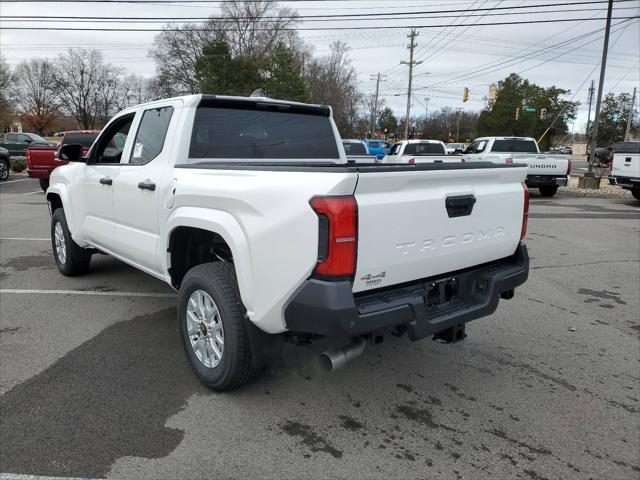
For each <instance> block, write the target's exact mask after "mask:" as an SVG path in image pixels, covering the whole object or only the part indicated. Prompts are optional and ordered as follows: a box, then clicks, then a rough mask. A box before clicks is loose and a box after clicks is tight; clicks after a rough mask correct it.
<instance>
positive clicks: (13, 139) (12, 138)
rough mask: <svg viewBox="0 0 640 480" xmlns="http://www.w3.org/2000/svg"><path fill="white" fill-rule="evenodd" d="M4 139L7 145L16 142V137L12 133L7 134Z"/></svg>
mask: <svg viewBox="0 0 640 480" xmlns="http://www.w3.org/2000/svg"><path fill="white" fill-rule="evenodd" d="M4 138H5V140H6V142H7V143H16V142H17V141H18V135H16V134H14V133H7V134H6V135H5V137H4Z"/></svg>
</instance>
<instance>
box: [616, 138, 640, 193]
mask: <svg viewBox="0 0 640 480" xmlns="http://www.w3.org/2000/svg"><path fill="white" fill-rule="evenodd" d="M609 184H610V185H619V186H621V187H622V188H624V189H625V190H631V194H632V195H633V196H634V198H635V199H636V200H640V142H618V143H616V144H615V145H614V148H613V162H612V165H611V175H609Z"/></svg>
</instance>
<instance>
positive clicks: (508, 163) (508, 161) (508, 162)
mask: <svg viewBox="0 0 640 480" xmlns="http://www.w3.org/2000/svg"><path fill="white" fill-rule="evenodd" d="M507 165H513V157H508V158H507Z"/></svg>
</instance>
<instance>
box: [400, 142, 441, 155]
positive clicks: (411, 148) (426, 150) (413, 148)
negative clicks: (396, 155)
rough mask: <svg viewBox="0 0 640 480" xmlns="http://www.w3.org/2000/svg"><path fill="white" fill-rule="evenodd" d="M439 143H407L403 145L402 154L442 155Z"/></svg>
mask: <svg viewBox="0 0 640 480" xmlns="http://www.w3.org/2000/svg"><path fill="white" fill-rule="evenodd" d="M444 154H445V151H444V147H443V146H442V144H441V143H409V144H407V146H406V147H404V153H403V155H444Z"/></svg>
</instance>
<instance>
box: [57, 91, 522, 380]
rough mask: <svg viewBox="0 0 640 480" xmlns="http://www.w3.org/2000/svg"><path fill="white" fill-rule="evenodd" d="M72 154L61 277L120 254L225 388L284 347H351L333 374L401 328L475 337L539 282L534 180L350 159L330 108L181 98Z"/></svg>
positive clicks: (330, 364) (339, 355) (60, 227)
mask: <svg viewBox="0 0 640 480" xmlns="http://www.w3.org/2000/svg"><path fill="white" fill-rule="evenodd" d="M116 135H119V136H121V137H122V138H124V139H125V141H124V145H123V146H120V147H114V146H113V145H115V143H114V142H112V139H113V138H114V136H116ZM60 156H61V158H63V159H65V160H68V161H69V162H70V163H69V164H68V165H65V166H62V167H59V168H57V169H55V170H54V172H53V174H52V176H51V185H50V187H49V188H48V190H47V193H46V198H47V201H48V203H49V208H50V211H51V214H52V218H51V239H52V247H53V254H54V257H55V261H56V264H57V265H58V268H59V270H60V272H61V273H62V274H64V275H78V274H82V273H86V272H87V271H88V270H89V264H90V261H91V256H92V255H93V254H96V253H105V254H109V255H112V256H113V257H116V258H118V259H120V260H122V261H124V262H126V263H128V264H130V265H132V266H134V267H136V268H138V269H140V270H142V271H144V272H147V273H148V274H150V275H152V276H154V277H157V278H159V279H161V280H163V281H165V282H167V283H168V284H169V285H171V286H172V287H173V288H175V289H176V290H177V291H178V299H177V303H178V309H177V311H178V322H179V325H180V330H181V335H182V341H183V344H184V348H185V351H186V354H187V356H188V359H189V361H190V363H191V364H192V366H193V368H194V370H195V372H196V373H197V375H198V376H199V378H200V379H201V380H202V381H203V382H204V383H205V384H207V385H209V386H210V387H212V388H214V389H218V390H225V389H230V388H234V387H237V386H238V385H241V384H242V383H244V382H245V381H247V380H248V379H249V378H250V377H251V375H252V374H253V373H254V372H256V371H257V370H258V369H260V368H261V367H263V366H264V365H266V363H268V362H269V361H270V359H272V358H273V356H274V355H278V354H279V352H280V348H281V346H282V342H283V340H288V341H292V342H298V343H308V342H309V341H310V340H312V339H315V338H318V337H319V336H330V337H333V338H334V339H335V341H336V342H337V341H340V342H344V344H345V346H344V347H342V348H337V349H334V350H330V351H328V352H326V353H325V354H324V355H322V356H321V361H322V363H323V365H324V366H326V367H327V368H329V369H331V368H336V367H338V366H340V365H341V364H343V363H344V362H345V361H346V360H348V359H350V358H352V357H354V356H355V355H357V354H358V353H360V352H362V350H363V349H364V346H365V343H366V341H367V340H369V341H371V342H373V343H375V342H377V341H379V340H380V339H381V338H382V335H383V333H385V332H389V331H391V332H393V333H396V334H403V333H405V332H406V333H408V336H409V338H410V339H411V340H418V339H420V338H424V337H426V336H430V335H434V336H435V337H436V338H438V339H441V340H443V341H456V340H461V339H462V338H463V337H464V325H465V323H466V322H469V321H470V320H473V319H476V318H479V317H483V316H486V315H489V314H491V313H492V312H494V311H495V309H496V308H497V306H498V301H499V298H511V297H513V292H514V288H516V287H518V286H519V285H521V284H522V283H524V282H525V281H526V279H527V275H528V269H529V261H528V256H527V250H526V247H525V246H524V244H523V243H522V239H523V238H524V235H525V232H526V226H527V215H528V213H527V212H528V192H527V189H526V187H525V186H524V185H523V184H522V182H523V181H524V178H525V173H526V169H525V168H522V167H515V166H509V165H494V164H492V163H486V164H483V163H474V164H424V165H389V166H384V165H382V166H381V165H371V166H367V165H363V166H359V165H354V164H349V163H347V161H346V157H345V153H344V150H343V147H342V143H341V141H340V137H339V135H338V131H337V129H336V126H335V124H334V122H333V119H332V114H331V109H330V107H326V106H320V105H306V104H299V103H291V102H282V101H277V100H271V99H268V98H260V97H250V98H238V97H220V96H207V95H194V96H187V97H180V98H173V99H168V100H162V101H157V102H153V103H148V104H145V105H140V106H137V107H133V108H129V109H127V110H124V111H123V112H121V113H119V114H118V115H116V116H115V117H114V118H113V119H112V120H111V121H110V122H109V123H108V124H107V126H106V127H105V128H104V129H103V130H102V132H101V133H100V135H99V136H98V138H97V139H96V141H95V142H94V144H93V145H92V146H91V148H90V150H89V152H88V153H87V154H86V157H83V156H82V146H80V145H65V146H63V147H62V149H61V151H60ZM132 354H135V352H132Z"/></svg>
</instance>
